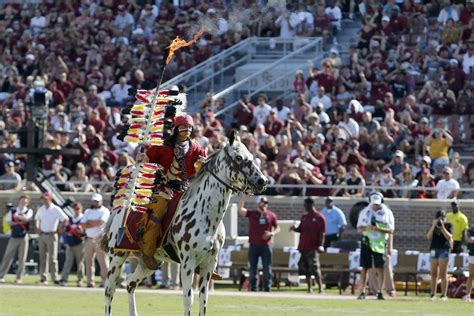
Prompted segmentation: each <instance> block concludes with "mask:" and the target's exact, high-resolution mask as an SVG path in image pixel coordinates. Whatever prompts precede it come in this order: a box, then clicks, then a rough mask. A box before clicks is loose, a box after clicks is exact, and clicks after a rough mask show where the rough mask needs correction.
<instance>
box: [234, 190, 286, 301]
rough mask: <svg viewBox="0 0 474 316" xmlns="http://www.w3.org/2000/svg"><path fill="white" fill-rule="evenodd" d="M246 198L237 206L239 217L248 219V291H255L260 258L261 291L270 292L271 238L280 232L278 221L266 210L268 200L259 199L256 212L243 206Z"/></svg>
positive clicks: (274, 215) (264, 198) (273, 214)
mask: <svg viewBox="0 0 474 316" xmlns="http://www.w3.org/2000/svg"><path fill="white" fill-rule="evenodd" d="M246 201H247V196H246V195H244V196H243V197H242V199H241V200H240V202H239V205H238V206H237V210H238V212H239V216H241V217H247V218H248V219H249V244H250V248H249V263H250V268H249V274H250V276H249V279H250V291H257V264H258V259H259V258H262V266H263V289H264V291H265V292H271V290H272V237H273V236H275V234H278V233H279V232H280V226H279V225H278V219H277V216H276V214H275V213H273V212H272V211H270V210H269V209H268V199H267V198H266V197H264V196H262V197H260V199H259V202H258V209H257V210H247V209H246V208H244V204H245V202H246Z"/></svg>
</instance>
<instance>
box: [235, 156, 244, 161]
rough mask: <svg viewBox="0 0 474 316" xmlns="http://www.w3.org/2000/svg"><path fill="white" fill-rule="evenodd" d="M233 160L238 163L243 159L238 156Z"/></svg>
mask: <svg viewBox="0 0 474 316" xmlns="http://www.w3.org/2000/svg"><path fill="white" fill-rule="evenodd" d="M235 159H236V160H237V161H238V162H241V161H242V159H243V158H242V156H240V155H239V156H237V157H235Z"/></svg>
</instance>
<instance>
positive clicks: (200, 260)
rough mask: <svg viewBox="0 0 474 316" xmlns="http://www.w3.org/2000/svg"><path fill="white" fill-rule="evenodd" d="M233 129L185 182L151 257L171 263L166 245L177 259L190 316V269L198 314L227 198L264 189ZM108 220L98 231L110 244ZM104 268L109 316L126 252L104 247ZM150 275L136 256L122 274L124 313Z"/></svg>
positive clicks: (220, 235)
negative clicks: (126, 302)
mask: <svg viewBox="0 0 474 316" xmlns="http://www.w3.org/2000/svg"><path fill="white" fill-rule="evenodd" d="M236 133H237V132H236V131H235V130H233V131H231V132H230V134H229V138H228V143H227V144H226V145H225V146H224V147H223V148H221V149H220V150H219V151H217V152H216V153H214V154H213V155H212V156H210V157H209V158H208V160H207V161H206V163H205V164H204V166H203V167H202V169H201V170H200V172H199V173H198V174H197V175H196V177H195V178H194V179H192V180H191V182H190V185H189V188H188V190H187V191H186V192H185V193H184V194H183V196H182V198H181V201H180V202H179V203H178V206H177V210H176V214H175V217H174V219H173V220H172V222H171V226H170V229H169V232H168V236H167V238H166V240H165V242H164V245H165V246H164V247H162V248H160V249H157V252H156V253H155V259H156V260H157V261H158V262H160V263H163V262H165V261H166V262H173V259H172V258H171V257H172V256H171V255H169V254H168V253H167V252H166V251H165V249H168V248H169V247H168V248H167V246H170V247H172V248H173V249H174V251H175V253H176V254H177V256H178V257H179V263H180V276H181V283H182V289H183V304H184V311H185V313H184V314H185V315H190V310H191V305H192V304H193V298H194V296H193V288H192V282H193V278H194V274H195V271H196V269H198V270H199V275H200V276H201V278H200V281H199V288H198V290H199V299H200V309H199V315H201V316H204V315H205V314H206V308H207V303H208V288H209V281H210V278H211V275H212V272H213V271H214V270H215V268H216V265H217V258H218V255H219V251H220V249H221V248H222V246H223V244H224V239H225V229H224V225H223V223H222V219H223V217H224V214H225V212H226V210H227V207H228V206H229V202H230V198H231V196H232V194H233V193H234V192H236V193H244V194H246V193H261V192H263V191H264V190H265V188H266V185H267V178H266V177H265V176H264V175H263V173H262V172H261V170H260V169H259V168H258V166H257V165H256V164H255V162H254V160H253V156H252V154H251V153H250V152H249V151H248V149H247V148H246V147H245V145H244V144H242V143H241V141H240V138H239V137H238V136H237V134H236ZM114 218H119V217H118V216H117V217H115V216H113V215H112V216H111V217H110V218H109V221H108V222H107V224H106V227H105V232H104V239H106V240H105V243H104V240H103V241H102V245H104V244H108V245H110V244H111V241H112V244H114V243H113V242H114V239H115V240H116V239H117V232H116V231H113V230H112V229H111V227H117V226H116V225H113V221H114ZM107 253H108V254H109V256H110V259H111V260H110V265H109V269H108V273H107V278H106V281H105V315H106V316H110V315H111V314H112V299H113V296H114V293H115V288H116V284H117V279H118V277H119V275H120V271H121V266H122V265H123V263H124V262H125V260H126V259H127V257H128V256H129V255H130V254H131V252H127V251H114V250H113V249H111V248H109V249H107ZM153 272H154V271H152V270H149V269H148V268H147V267H146V265H145V264H144V263H143V260H142V258H141V257H140V256H138V266H137V268H136V270H135V272H133V273H132V274H129V275H128V276H127V292H128V299H129V315H131V316H132V315H133V316H136V315H137V308H136V303H135V289H136V287H137V286H138V285H139V284H140V283H141V282H143V281H144V280H145V279H146V278H147V277H148V276H150V275H151V274H152V273H153Z"/></svg>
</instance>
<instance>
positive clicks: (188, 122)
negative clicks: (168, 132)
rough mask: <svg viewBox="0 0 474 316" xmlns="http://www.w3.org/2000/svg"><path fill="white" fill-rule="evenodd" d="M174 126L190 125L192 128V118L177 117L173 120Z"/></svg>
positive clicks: (186, 116) (187, 116) (185, 116)
mask: <svg viewBox="0 0 474 316" xmlns="http://www.w3.org/2000/svg"><path fill="white" fill-rule="evenodd" d="M174 124H175V125H176V126H182V125H192V126H194V122H193V118H192V117H191V116H190V115H181V116H177V117H176V118H175V120H174Z"/></svg>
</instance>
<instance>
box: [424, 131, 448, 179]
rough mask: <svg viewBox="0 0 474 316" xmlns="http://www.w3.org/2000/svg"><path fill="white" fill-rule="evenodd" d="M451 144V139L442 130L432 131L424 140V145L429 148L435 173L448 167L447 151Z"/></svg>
mask: <svg viewBox="0 0 474 316" xmlns="http://www.w3.org/2000/svg"><path fill="white" fill-rule="evenodd" d="M452 144H453V138H452V137H451V135H449V134H448V132H447V131H446V130H445V129H444V128H436V129H433V130H432V131H431V133H430V134H429V135H428V137H427V138H426V145H427V146H429V153H430V157H431V159H432V161H433V168H434V169H435V171H438V170H440V168H441V169H442V168H443V167H445V166H447V165H449V156H448V149H449V147H451V146H452Z"/></svg>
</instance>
